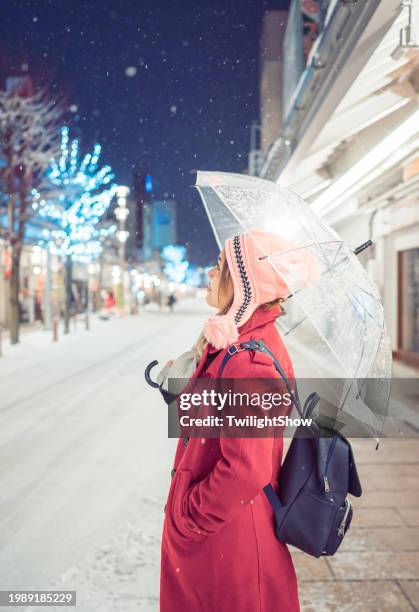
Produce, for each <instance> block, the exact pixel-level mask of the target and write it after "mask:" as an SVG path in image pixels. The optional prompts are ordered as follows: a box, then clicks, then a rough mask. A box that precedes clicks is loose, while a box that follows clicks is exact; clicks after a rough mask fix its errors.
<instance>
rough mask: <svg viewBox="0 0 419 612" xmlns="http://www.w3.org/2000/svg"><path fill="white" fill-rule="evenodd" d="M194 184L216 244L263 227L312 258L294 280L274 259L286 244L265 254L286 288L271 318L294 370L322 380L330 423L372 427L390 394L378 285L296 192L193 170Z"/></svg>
mask: <svg viewBox="0 0 419 612" xmlns="http://www.w3.org/2000/svg"><path fill="white" fill-rule="evenodd" d="M196 187H197V188H198V191H199V193H200V195H201V198H202V201H203V203H204V207H205V210H206V212H207V215H208V218H209V221H210V224H211V227H212V229H213V231H214V234H215V237H216V240H217V242H218V245H219V247H220V249H222V248H223V246H224V242H225V241H226V240H227V239H228V238H232V237H233V236H235V235H237V234H240V233H243V232H248V233H249V234H250V235H252V230H264V231H267V232H271V233H275V234H277V235H279V236H281V237H282V238H283V239H285V240H287V241H288V242H290V243H291V244H292V245H293V246H292V249H306V250H307V252H308V253H309V254H310V256H311V257H313V258H314V260H315V262H316V268H317V272H318V273H317V274H316V275H315V277H314V278H313V280H312V282H310V283H309V284H307V285H306V286H304V287H300V286H298V283H297V282H296V278H297V276H298V275H294V274H293V270H292V268H291V269H288V270H287V269H286V267H284V266H282V265H281V257H284V254H285V253H286V252H289V249H287V250H286V251H285V250H283V251H278V252H275V253H266V256H267V257H268V258H269V261H270V262H271V264H272V266H273V267H274V269H275V270H276V271H277V273H278V275H279V276H281V277H282V279H283V280H284V281H285V282H286V284H287V285H288V287H289V288H290V289H291V291H292V297H291V299H289V300H288V301H287V302H286V307H285V311H286V315H285V316H282V317H279V319H278V325H279V326H280V329H281V332H282V336H283V338H284V340H285V341H286V344H287V348H288V350H289V352H290V354H291V357H292V359H293V362H294V364H295V373H296V377H298V378H300V379H302V378H305V379H308V378H320V379H322V380H323V383H324V384H323V387H324V391H323V397H324V398H325V404H324V405H326V404H328V405H329V407H330V406H333V409H334V413H333V411H332V412H331V413H329V417H331V418H332V420H333V425H334V426H335V427H339V428H340V429H341V430H342V428H345V427H346V428H348V427H352V426H353V425H354V423H356V424H362V425H363V431H367V432H368V433H369V434H371V433H372V434H373V435H374V436H377V435H378V434H380V433H381V431H382V427H383V424H384V417H385V416H386V414H387V409H388V401H389V394H390V379H391V370H392V357H391V347H390V342H389V338H388V335H387V331H386V326H385V321H384V311H383V306H382V302H381V297H380V294H379V291H378V289H377V287H376V286H375V284H374V283H373V282H372V280H371V279H370V278H369V276H368V275H367V273H366V271H365V270H364V268H363V267H362V265H361V264H360V262H359V260H358V259H357V257H356V255H354V253H353V249H352V247H350V246H349V245H348V244H346V243H345V241H344V240H342V238H341V237H340V236H339V234H338V233H337V232H336V231H335V230H334V229H332V228H331V227H329V226H328V225H327V224H326V223H325V222H324V221H323V220H322V219H321V217H319V216H318V215H317V214H316V213H315V212H314V211H313V210H312V209H311V208H310V206H309V205H308V204H307V203H306V202H305V201H304V200H303V199H302V198H300V197H299V196H298V195H297V194H295V193H293V192H292V191H290V190H289V189H286V188H285V187H283V186H281V185H279V184H277V183H273V182H270V181H266V180H263V179H259V178H256V177H251V176H247V175H241V174H233V173H225V172H198V173H197V180H196ZM254 239H255V240H257V236H256V235H255V236H254ZM336 380H340V381H341V384H340V385H336V384H334V382H336ZM333 381H334V382H333ZM327 389H328V393H327V392H326V390H327ZM325 414H327V410H326V411H325ZM351 432H352V435H354V432H353V429H351ZM343 433H345V431H343Z"/></svg>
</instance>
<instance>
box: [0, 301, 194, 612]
mask: <svg viewBox="0 0 419 612" xmlns="http://www.w3.org/2000/svg"><path fill="white" fill-rule="evenodd" d="M192 305H193V307H194V309H196V303H194V304H192ZM204 318H205V310H204V306H202V311H201V312H200V313H196V312H195V310H194V311H193V312H192V309H191V304H188V302H187V301H184V302H183V303H182V304H181V305H180V306H179V311H178V312H174V313H173V314H171V315H170V314H168V313H164V312H158V311H155V312H142V313H141V314H140V315H138V316H135V317H129V316H127V317H125V318H122V319H117V318H114V319H113V320H111V321H102V320H100V319H96V318H95V319H93V320H92V323H91V330H90V331H86V330H84V329H83V326H82V325H81V324H79V326H78V328H77V331H76V332H72V333H71V334H70V335H69V336H66V337H65V336H62V335H61V336H60V340H59V342H58V343H55V344H54V343H53V342H52V341H51V335H50V334H49V333H46V332H43V331H36V332H30V333H28V334H24V335H23V336H22V341H21V344H20V345H19V346H17V347H8V346H7V345H6V346H5V347H4V356H3V357H2V358H1V360H0V385H1V404H0V432H1V433H0V466H1V471H0V489H1V498H0V568H1V569H0V586H1V588H2V589H19V590H23V589H43V590H46V589H54V588H56V589H69V590H77V608H78V609H80V610H86V611H89V612H93V610H100V611H105V610H112V611H116V610H141V611H148V610H157V609H158V603H157V596H158V576H159V566H158V564H159V554H160V546H159V543H160V534H161V526H162V521H163V516H164V513H163V508H164V503H165V496H166V494H167V491H168V486H169V481H170V470H171V462H172V460H173V454H174V449H175V446H176V440H173V439H172V440H169V439H168V438H167V434H166V431H167V420H166V413H165V404H164V403H163V401H162V400H161V398H160V394H159V393H158V392H157V391H154V390H153V389H152V388H151V387H149V386H148V385H146V383H145V381H144V377H143V371H144V367H145V365H146V364H147V363H148V362H149V361H151V360H152V359H154V358H156V359H158V360H159V361H160V363H161V364H164V363H165V360H167V359H169V358H170V357H173V356H174V355H173V352H174V351H176V353H181V352H183V351H184V350H187V349H188V348H190V344H191V343H192V342H193V341H194V339H195V337H196V336H197V334H198V333H199V330H200V325H202V321H203V320H204ZM157 369H158V367H157ZM154 375H155V372H154ZM114 597H115V600H114ZM38 609H39V608H38ZM48 609H51V608H48ZM57 609H58V608H57Z"/></svg>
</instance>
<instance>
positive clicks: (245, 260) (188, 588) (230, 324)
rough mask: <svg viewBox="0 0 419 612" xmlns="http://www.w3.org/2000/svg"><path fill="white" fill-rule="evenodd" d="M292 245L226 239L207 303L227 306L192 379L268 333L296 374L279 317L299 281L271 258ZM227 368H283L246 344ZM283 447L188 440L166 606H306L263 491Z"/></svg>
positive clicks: (192, 609)
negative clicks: (233, 348)
mask: <svg viewBox="0 0 419 612" xmlns="http://www.w3.org/2000/svg"><path fill="white" fill-rule="evenodd" d="M287 246H289V245H288V243H286V242H285V241H283V240H281V239H279V237H278V236H275V235H272V234H268V233H266V232H258V231H252V232H251V235H250V233H245V234H241V235H239V236H235V237H234V238H233V239H229V240H227V241H226V243H225V247H224V249H223V250H222V251H221V254H220V256H219V259H218V263H217V265H216V266H215V267H214V268H212V269H211V271H210V272H209V278H210V284H209V287H208V294H207V302H208V304H209V305H210V306H214V307H215V308H217V309H218V313H217V314H216V315H214V316H212V317H210V318H209V319H208V320H207V322H206V324H205V326H204V329H203V333H202V334H201V337H200V338H199V339H198V341H197V343H196V345H195V347H196V350H197V352H198V356H199V355H200V360H199V363H198V366H197V369H196V370H195V372H194V374H193V376H192V379H194V378H198V377H200V378H202V377H212V378H217V377H218V372H219V368H220V365H221V362H222V360H223V358H224V356H225V354H226V352H227V348H228V346H230V345H231V344H233V343H235V342H242V341H244V340H250V339H251V338H254V339H259V340H260V339H262V340H263V341H264V342H265V344H266V345H267V346H268V347H269V348H270V349H271V351H272V352H273V353H274V354H275V355H276V357H277V359H278V360H279V362H280V364H281V366H282V368H283V369H284V371H285V374H286V375H287V376H288V377H289V378H293V376H294V373H293V368H292V364H291V361H290V358H289V355H288V353H287V351H286V348H285V346H284V344H283V342H282V340H281V337H280V335H279V333H278V330H277V327H276V326H275V319H276V318H277V317H278V316H279V315H280V314H281V312H282V309H281V306H280V304H279V302H280V301H284V299H285V298H286V297H287V296H288V295H289V293H290V290H289V288H288V287H287V285H286V284H285V282H284V280H283V278H282V277H281V275H280V270H279V271H278V266H277V265H275V267H274V266H273V265H272V263H271V261H269V257H266V255H269V254H272V253H277V252H278V251H280V250H284V249H286V248H287ZM304 257H305V256H304V255H303V254H302V252H301V251H300V253H298V252H296V251H295V252H294V253H293V256H292V265H295V264H296V265H297V268H298V270H299V272H298V273H299V275H300V276H303V277H304V275H307V274H309V266H308V265H306V261H305V259H304ZM289 263H290V260H289V259H288V260H287V261H286V262H285V261H284V265H285V264H289ZM278 272H279V273H278ZM303 281H304V279H303ZM222 377H226V378H230V379H234V378H258V379H261V378H270V379H272V378H278V377H279V375H278V373H277V371H276V369H275V367H274V365H273V362H272V359H271V358H270V357H269V356H268V355H266V354H264V353H260V352H255V351H242V352H239V353H237V354H235V355H234V357H233V358H231V359H230V360H229V361H228V363H227V365H226V367H225V369H224V371H223V373H222ZM282 454H283V437H282V436H281V437H266V438H261V437H257V438H234V437H233V438H232V437H218V438H196V437H190V438H189V439H188V438H185V437H184V438H180V439H179V442H178V447H177V451H176V456H175V459H174V465H173V469H172V481H171V486H170V490H169V494H168V498H167V503H166V507H165V520H164V525H163V537H162V547H161V577H160V610H161V612H276V611H277V612H296V611H298V610H299V601H298V588H297V578H296V574H295V570H294V566H293V562H292V558H291V555H290V552H289V550H288V548H287V546H286V545H285V544H282V543H281V542H279V541H278V539H277V538H276V536H275V519H274V513H273V510H272V507H271V506H270V504H269V502H268V500H267V498H266V496H265V495H264V493H263V491H262V488H263V487H264V486H265V485H266V484H268V483H269V482H271V483H272V484H273V485H275V483H276V482H277V479H278V474H279V470H280V466H281V461H282Z"/></svg>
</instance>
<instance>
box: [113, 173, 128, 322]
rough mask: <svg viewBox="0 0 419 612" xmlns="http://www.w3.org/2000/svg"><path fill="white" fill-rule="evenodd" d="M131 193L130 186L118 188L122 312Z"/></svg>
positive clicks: (121, 307)
mask: <svg viewBox="0 0 419 612" xmlns="http://www.w3.org/2000/svg"><path fill="white" fill-rule="evenodd" d="M128 194H129V187H126V186H125V185H119V187H118V188H117V190H116V197H117V202H118V205H117V207H116V208H115V217H116V219H117V221H118V224H119V230H118V234H117V235H118V240H119V249H118V250H119V266H120V269H121V275H120V287H119V296H118V298H119V304H120V309H121V312H123V311H124V289H125V268H126V265H125V254H126V243H127V240H128V236H129V232H128V231H127V230H126V229H125V224H126V220H127V217H128V215H129V209H128V207H127V196H128Z"/></svg>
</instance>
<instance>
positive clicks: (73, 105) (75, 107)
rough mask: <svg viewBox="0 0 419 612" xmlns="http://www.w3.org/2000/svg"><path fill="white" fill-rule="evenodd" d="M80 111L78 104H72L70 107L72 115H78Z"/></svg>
mask: <svg viewBox="0 0 419 612" xmlns="http://www.w3.org/2000/svg"><path fill="white" fill-rule="evenodd" d="M78 110H79V107H78V106H77V104H72V105H71V106H70V113H77V111H78Z"/></svg>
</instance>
